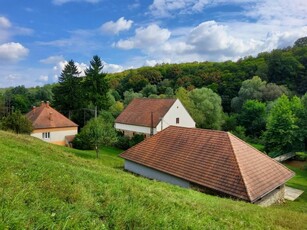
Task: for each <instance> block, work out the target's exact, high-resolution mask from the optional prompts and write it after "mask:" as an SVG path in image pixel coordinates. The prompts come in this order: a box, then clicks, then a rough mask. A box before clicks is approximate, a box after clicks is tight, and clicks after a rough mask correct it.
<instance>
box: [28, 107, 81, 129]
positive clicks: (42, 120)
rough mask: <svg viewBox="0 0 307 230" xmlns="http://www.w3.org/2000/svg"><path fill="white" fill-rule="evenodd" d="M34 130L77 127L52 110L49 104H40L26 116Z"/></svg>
mask: <svg viewBox="0 0 307 230" xmlns="http://www.w3.org/2000/svg"><path fill="white" fill-rule="evenodd" d="M26 117H27V118H28V119H29V120H30V121H31V122H32V125H33V128H34V129H45V128H64V127H78V125H77V124H75V123H74V122H72V121H71V120H69V119H68V118H67V117H65V116H64V115H62V114H61V113H59V112H58V111H56V110H55V109H53V108H52V107H51V106H50V105H49V103H42V104H41V105H40V107H37V108H34V109H32V110H31V111H30V112H28V113H27V114H26Z"/></svg>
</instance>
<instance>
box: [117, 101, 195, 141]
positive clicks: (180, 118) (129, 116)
mask: <svg viewBox="0 0 307 230" xmlns="http://www.w3.org/2000/svg"><path fill="white" fill-rule="evenodd" d="M170 125H173V126H180V127H188V128H194V127H195V121H194V120H193V118H192V117H191V116H190V114H189V113H188V111H187V110H186V109H185V108H184V106H183V105H182V103H181V102H180V100H178V99H153V98H136V99H134V100H133V101H132V102H131V103H130V104H129V105H128V106H127V107H126V108H125V110H124V111H123V112H122V113H121V114H120V115H119V116H118V117H117V118H116V120H115V128H116V129H117V130H120V131H122V132H123V133H124V135H126V136H133V135H134V134H145V135H146V136H150V135H153V134H156V133H157V132H159V131H161V130H163V129H165V128H167V127H168V126H170Z"/></svg>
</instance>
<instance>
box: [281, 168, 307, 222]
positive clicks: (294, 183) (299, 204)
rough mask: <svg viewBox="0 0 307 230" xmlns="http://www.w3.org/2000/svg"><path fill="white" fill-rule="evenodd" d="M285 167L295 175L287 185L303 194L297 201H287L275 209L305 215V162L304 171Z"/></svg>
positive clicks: (306, 209) (306, 191)
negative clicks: (301, 191)
mask: <svg viewBox="0 0 307 230" xmlns="http://www.w3.org/2000/svg"><path fill="white" fill-rule="evenodd" d="M286 166H287V167H288V168H290V169H291V170H293V171H294V172H295V174H296V175H295V176H294V177H293V178H292V179H291V180H290V181H288V183H287V185H288V186H290V187H293V188H297V189H301V190H303V191H304V193H303V194H302V195H301V196H300V197H299V198H298V199H297V200H295V201H287V202H286V203H285V204H283V205H281V206H277V207H278V208H283V209H289V210H295V211H298V212H302V213H307V162H306V167H305V169H298V168H295V167H293V166H290V165H287V164H286ZM306 226H307V225H306Z"/></svg>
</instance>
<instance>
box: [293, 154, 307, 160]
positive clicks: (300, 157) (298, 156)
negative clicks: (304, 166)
mask: <svg viewBox="0 0 307 230" xmlns="http://www.w3.org/2000/svg"><path fill="white" fill-rule="evenodd" d="M295 158H296V159H297V160H299V161H306V160H307V153H306V152H296V153H295Z"/></svg>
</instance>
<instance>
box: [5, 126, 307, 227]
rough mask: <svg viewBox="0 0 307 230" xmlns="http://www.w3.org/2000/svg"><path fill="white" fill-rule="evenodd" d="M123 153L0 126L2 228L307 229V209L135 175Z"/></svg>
mask: <svg viewBox="0 0 307 230" xmlns="http://www.w3.org/2000/svg"><path fill="white" fill-rule="evenodd" d="M119 153H120V150H117V149H113V148H104V149H102V151H101V152H100V156H99V159H96V157H95V153H94V152H92V151H78V150H73V149H68V148H64V147H58V146H54V145H51V144H47V143H44V142H42V141H40V140H36V139H34V138H31V137H28V136H23V135H18V136H17V135H14V134H10V133H5V132H1V131H0V229H6V228H7V229H8V228H10V229H52V228H54V229H64V228H65V229H306V223H307V214H306V213H305V212H304V210H303V209H296V208H291V207H290V206H286V207H285V208H282V207H278V208H276V207H270V208H261V207H258V206H256V205H252V204H248V203H244V202H238V201H232V200H230V199H224V198H219V197H215V196H210V195H206V194H202V193H199V192H196V191H193V190H188V189H183V188H180V187H177V186H172V185H168V184H166V183H162V182H156V181H153V180H148V179H145V178H142V177H138V176H135V175H133V174H130V173H127V172H125V171H123V169H122V166H123V160H122V159H121V158H119V157H118V156H117V155H118V154H119ZM293 183H294V182H293ZM299 183H300V182H299ZM304 202H305V201H304Z"/></svg>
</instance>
